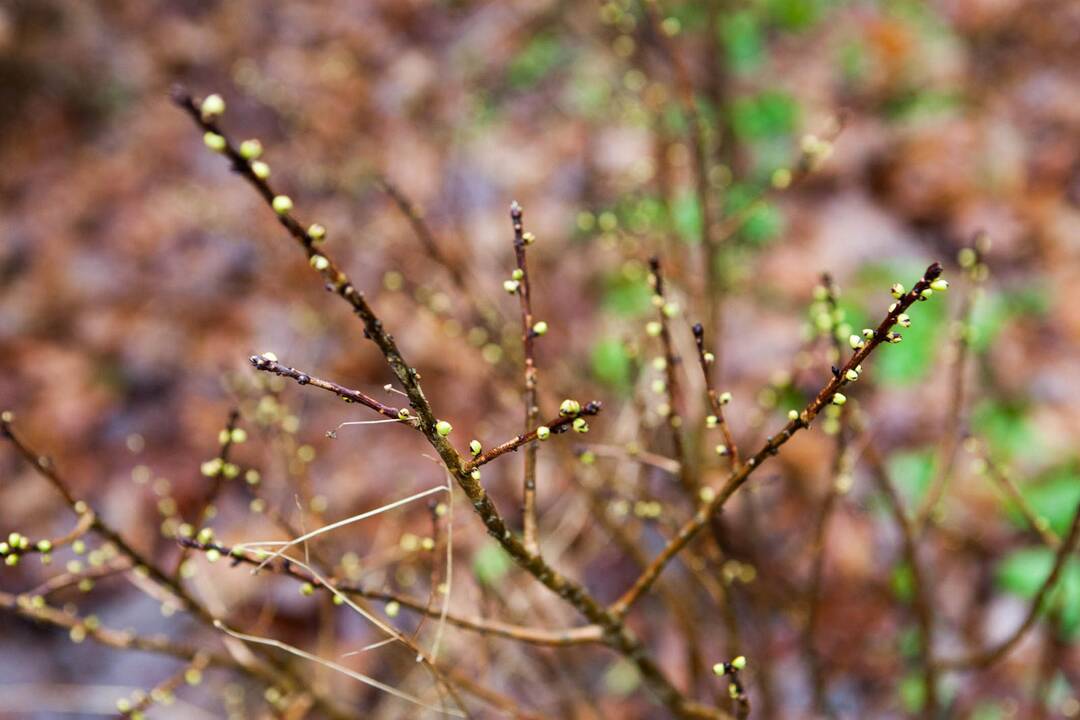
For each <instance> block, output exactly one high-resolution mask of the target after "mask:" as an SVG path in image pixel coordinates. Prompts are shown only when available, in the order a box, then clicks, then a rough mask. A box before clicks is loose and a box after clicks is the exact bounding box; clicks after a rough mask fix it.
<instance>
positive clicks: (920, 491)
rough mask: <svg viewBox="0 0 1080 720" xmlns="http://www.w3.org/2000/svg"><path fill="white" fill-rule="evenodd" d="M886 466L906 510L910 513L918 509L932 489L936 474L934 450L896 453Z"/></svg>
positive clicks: (891, 456) (890, 457)
mask: <svg viewBox="0 0 1080 720" xmlns="http://www.w3.org/2000/svg"><path fill="white" fill-rule="evenodd" d="M886 465H887V467H888V470H889V477H890V478H892V481H893V483H895V485H896V490H897V492H898V493H899V494H900V497H901V499H902V500H903V502H904V505H905V509H907V510H909V511H910V509H911V508H914V507H917V506H918V505H919V503H921V502H922V499H923V497H924V496H925V495H926V491H927V490H929V489H930V480H931V479H932V478H933V474H934V452H933V450H909V451H904V452H896V453H893V454H892V455H890V456H889V459H888V461H886Z"/></svg>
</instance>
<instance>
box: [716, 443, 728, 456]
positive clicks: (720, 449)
mask: <svg viewBox="0 0 1080 720" xmlns="http://www.w3.org/2000/svg"><path fill="white" fill-rule="evenodd" d="M716 454H717V455H719V456H721V457H723V456H724V455H727V454H728V448H727V445H717V446H716Z"/></svg>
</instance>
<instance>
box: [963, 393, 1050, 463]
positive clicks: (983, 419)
mask: <svg viewBox="0 0 1080 720" xmlns="http://www.w3.org/2000/svg"><path fill="white" fill-rule="evenodd" d="M971 427H972V429H973V430H974V431H975V434H977V435H981V436H982V437H984V438H985V439H986V441H987V443H988V444H989V445H990V447H992V448H994V451H995V452H997V453H1001V454H1002V455H1003V456H1004V457H1005V458H1006V459H1008V458H1013V457H1036V456H1039V455H1042V454H1043V453H1044V452H1045V446H1044V443H1043V441H1042V439H1041V437H1040V436H1039V434H1038V433H1037V432H1036V431H1035V427H1034V425H1033V424H1032V422H1031V420H1030V419H1029V418H1028V416H1027V408H1026V407H1024V406H1022V405H1014V404H1006V403H999V402H994V401H991V400H987V401H984V402H981V403H979V404H978V405H976V406H975V409H974V410H973V411H972V413H971Z"/></svg>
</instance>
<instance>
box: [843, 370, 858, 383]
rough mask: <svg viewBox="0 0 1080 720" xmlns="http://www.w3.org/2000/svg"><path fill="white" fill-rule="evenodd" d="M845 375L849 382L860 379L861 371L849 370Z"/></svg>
mask: <svg viewBox="0 0 1080 720" xmlns="http://www.w3.org/2000/svg"><path fill="white" fill-rule="evenodd" d="M844 377H845V378H847V381H848V382H855V381H856V380H858V379H859V373H857V372H855V371H854V370H848V371H847V372H846V373H844Z"/></svg>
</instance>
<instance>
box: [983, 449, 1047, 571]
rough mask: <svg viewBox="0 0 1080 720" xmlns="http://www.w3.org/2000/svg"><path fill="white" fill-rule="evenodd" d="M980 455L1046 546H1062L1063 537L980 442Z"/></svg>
mask: <svg viewBox="0 0 1080 720" xmlns="http://www.w3.org/2000/svg"><path fill="white" fill-rule="evenodd" d="M971 439H972V440H973V441H974V442H976V443H978V442H979V441H977V440H975V438H971ZM978 453H979V457H980V459H981V460H982V461H983V463H984V466H985V469H986V475H987V476H988V477H989V478H990V479H991V480H992V481H993V482H994V484H995V485H997V486H998V488H999V489H1000V490H1001V491H1002V493H1004V494H1005V496H1006V497H1007V498H1009V500H1011V501H1012V503H1013V504H1014V505H1016V508H1017V509H1018V510H1019V511H1020V514H1021V515H1023V517H1024V520H1026V521H1027V523H1028V525H1030V526H1031V529H1032V530H1034V531H1035V532H1037V533H1038V534H1039V537H1041V538H1042V541H1043V542H1044V543H1046V546H1047V547H1049V548H1051V549H1053V550H1057V549H1058V548H1059V547H1060V546H1061V538H1059V537H1058V536H1057V533H1055V532H1054V530H1053V529H1052V528H1051V527H1050V525H1049V523H1047V521H1046V518H1043V517H1039V515H1038V513H1036V512H1035V508H1033V507H1031V503H1029V502H1028V501H1027V498H1025V497H1024V495H1023V494H1022V493H1021V492H1020V490H1019V489H1018V488H1017V487H1016V483H1015V482H1014V481H1013V479H1012V478H1011V477H1010V476H1009V473H1008V471H1006V470H1005V468H1003V467H1001V466H1000V465H998V464H997V463H996V462H995V461H994V459H993V458H991V457H990V453H989V451H988V450H987V449H986V448H985V447H984V446H982V444H981V443H979V450H978Z"/></svg>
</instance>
